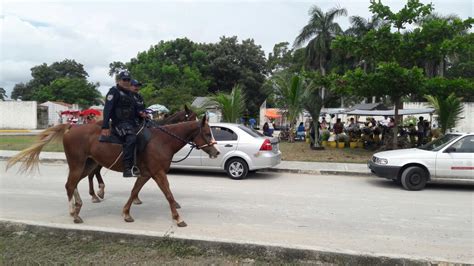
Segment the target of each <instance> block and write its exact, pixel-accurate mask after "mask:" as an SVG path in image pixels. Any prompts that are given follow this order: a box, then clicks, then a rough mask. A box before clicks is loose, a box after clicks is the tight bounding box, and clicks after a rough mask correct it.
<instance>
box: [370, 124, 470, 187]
mask: <svg viewBox="0 0 474 266" xmlns="http://www.w3.org/2000/svg"><path fill="white" fill-rule="evenodd" d="M368 167H369V168H370V169H371V171H372V173H374V174H376V175H377V176H379V177H384V178H388V179H392V180H394V181H395V182H397V183H401V185H402V186H403V188H405V189H407V190H421V189H423V188H424V187H425V185H426V182H428V181H431V180H437V179H439V180H441V179H442V180H465V181H474V133H450V134H446V135H445V136H443V137H441V138H439V139H436V140H434V141H432V142H430V143H428V144H426V145H424V146H421V147H419V148H415V149H402V150H393V151H384V152H378V153H376V154H374V156H373V157H372V159H371V160H370V161H369V163H368Z"/></svg>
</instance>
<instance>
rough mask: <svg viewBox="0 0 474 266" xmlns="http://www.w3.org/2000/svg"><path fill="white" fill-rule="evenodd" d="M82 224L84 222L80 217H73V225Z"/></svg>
mask: <svg viewBox="0 0 474 266" xmlns="http://www.w3.org/2000/svg"><path fill="white" fill-rule="evenodd" d="M83 222H84V221H83V220H82V218H81V217H79V216H76V217H74V223H75V224H82V223H83Z"/></svg>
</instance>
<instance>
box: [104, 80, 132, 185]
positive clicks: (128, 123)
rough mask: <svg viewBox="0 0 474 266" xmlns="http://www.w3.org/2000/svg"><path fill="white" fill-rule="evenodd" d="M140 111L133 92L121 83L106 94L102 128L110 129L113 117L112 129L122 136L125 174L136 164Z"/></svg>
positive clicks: (127, 174)
mask: <svg viewBox="0 0 474 266" xmlns="http://www.w3.org/2000/svg"><path fill="white" fill-rule="evenodd" d="M138 112H139V109H138V105H137V102H136V101H135V98H134V96H133V93H132V92H130V91H128V90H126V89H124V88H122V87H120V86H119V85H117V86H115V87H112V88H110V90H109V92H108V93H107V96H106V101H105V107H104V122H103V124H102V128H103V129H108V128H109V119H111V120H112V131H113V132H114V134H116V135H118V136H119V137H121V138H122V141H123V145H122V147H123V163H124V168H125V171H124V176H130V175H129V173H131V170H132V168H133V166H134V161H133V159H134V151H135V144H136V140H137V136H136V133H137V132H136V128H137V126H138V124H137V121H138V117H139V113H138Z"/></svg>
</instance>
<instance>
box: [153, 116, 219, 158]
mask: <svg viewBox="0 0 474 266" xmlns="http://www.w3.org/2000/svg"><path fill="white" fill-rule="evenodd" d="M186 116H187V114H186ZM156 128H157V129H159V130H161V131H163V132H164V133H166V134H168V135H170V136H171V137H173V138H175V139H178V140H180V141H181V142H183V143H185V144H188V145H190V146H191V149H190V150H189V152H188V154H186V156H184V158H183V159H180V160H178V161H171V162H172V163H179V162H181V161H184V160H186V159H187V158H188V157H189V155H190V154H191V152H192V151H193V149H196V150H200V149H202V148H206V147H212V146H214V145H215V144H217V142H216V141H215V140H214V137H212V138H211V141H208V142H207V143H205V144H203V145H200V146H199V145H197V144H196V143H195V142H194V141H189V140H185V139H183V138H182V137H180V136H178V135H176V134H174V133H173V132H171V131H169V130H167V129H165V128H164V127H161V126H159V127H156ZM201 132H202V125H201V123H199V132H197V133H196V134H194V135H193V136H192V137H191V138H190V139H193V140H194V138H196V137H197V136H198V135H200V134H201ZM211 135H212V130H211ZM204 140H206V139H205V138H204ZM206 141H207V140H206Z"/></svg>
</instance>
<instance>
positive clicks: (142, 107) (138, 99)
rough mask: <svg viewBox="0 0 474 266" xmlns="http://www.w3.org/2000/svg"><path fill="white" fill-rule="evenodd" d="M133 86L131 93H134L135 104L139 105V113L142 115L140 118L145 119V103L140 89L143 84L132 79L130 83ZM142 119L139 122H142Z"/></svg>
mask: <svg viewBox="0 0 474 266" xmlns="http://www.w3.org/2000/svg"><path fill="white" fill-rule="evenodd" d="M130 85H131V91H132V96H133V98H134V99H135V102H136V104H137V110H138V113H139V114H140V118H143V117H144V115H143V114H144V113H145V101H144V100H143V96H142V95H141V94H140V88H141V86H142V84H141V83H140V82H138V81H137V80H136V79H132V81H131V82H130ZM142 121H143V120H142V119H139V122H142Z"/></svg>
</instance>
